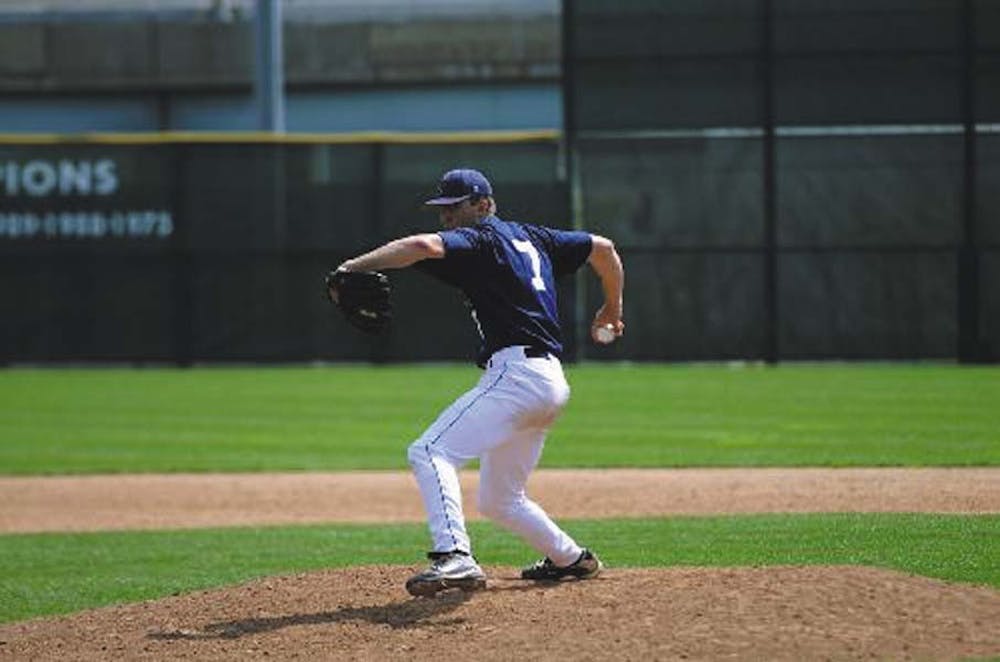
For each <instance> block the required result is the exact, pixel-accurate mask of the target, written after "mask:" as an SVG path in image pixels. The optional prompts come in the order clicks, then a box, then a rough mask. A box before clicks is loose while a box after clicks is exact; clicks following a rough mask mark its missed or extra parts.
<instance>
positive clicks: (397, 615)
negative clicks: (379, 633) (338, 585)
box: [147, 591, 470, 641]
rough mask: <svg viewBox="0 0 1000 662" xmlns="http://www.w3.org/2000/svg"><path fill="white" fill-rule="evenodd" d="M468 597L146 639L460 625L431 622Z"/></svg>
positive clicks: (454, 594) (227, 624)
mask: <svg viewBox="0 0 1000 662" xmlns="http://www.w3.org/2000/svg"><path fill="white" fill-rule="evenodd" d="M469 597H470V594H468V593H464V592H462V591H450V592H447V593H443V594H440V595H438V596H437V597H434V598H418V599H413V600H409V601H407V602H392V603H389V604H385V605H375V606H371V607H343V608H341V609H337V610H336V611H323V612H319V613H315V614H289V615H287V616H269V617H266V618H246V619H241V620H235V621H223V622H220V623H209V624H208V625H206V626H204V627H202V628H200V629H192V630H188V629H181V630H172V631H167V632H151V633H149V634H148V635H147V638H149V639H156V640H159V641H177V640H205V639H239V638H241V637H245V636H247V635H255V634H262V633H266V632H274V631H275V630H281V629H283V628H287V627H294V626H297V625H329V624H333V623H344V622H347V621H367V622H369V623H372V624H374V625H388V626H389V627H391V628H393V629H406V628H420V627H441V626H447V625H454V624H455V623H460V622H462V620H463V619H451V620H448V621H434V622H433V623H432V622H429V621H430V620H431V619H433V618H436V617H438V616H441V615H442V614H447V613H448V612H450V611H452V610H454V609H456V608H458V607H459V606H460V605H461V604H462V603H464V602H465V601H466V600H468V599H469Z"/></svg>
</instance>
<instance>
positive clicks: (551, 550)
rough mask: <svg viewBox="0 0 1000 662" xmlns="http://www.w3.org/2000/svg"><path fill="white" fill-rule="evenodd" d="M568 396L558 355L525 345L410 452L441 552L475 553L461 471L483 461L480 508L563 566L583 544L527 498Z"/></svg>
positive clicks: (499, 355) (495, 365)
mask: <svg viewBox="0 0 1000 662" xmlns="http://www.w3.org/2000/svg"><path fill="white" fill-rule="evenodd" d="M568 399H569V385H568V384H567V383H566V377H565V376H564V375H563V370H562V364H561V363H560V362H559V359H557V358H556V357H554V356H551V355H549V356H547V357H545V358H527V357H525V354H524V348H523V347H520V346H515V347H507V348H504V349H502V350H500V351H498V352H496V353H495V354H494V355H493V356H492V357H491V359H490V361H489V364H488V365H487V369H486V371H485V372H484V373H483V376H482V378H481V379H480V380H479V383H478V384H477V385H476V386H475V388H473V389H472V390H470V391H468V392H467V393H465V394H464V395H462V396H461V397H460V398H459V399H458V400H456V401H455V402H454V403H452V405H451V406H449V407H448V408H447V409H445V410H444V411H443V412H442V413H441V415H440V416H438V418H437V420H436V421H434V423H432V424H431V426H430V427H429V428H427V430H426V432H424V433H423V435H421V436H420V438H419V439H417V440H416V441H414V442H413V443H412V444H411V445H410V447H409V452H408V458H409V462H410V466H411V467H412V468H413V473H414V475H415V476H416V479H417V484H418V485H419V486H420V494H421V496H422V497H423V500H424V507H425V508H426V510H427V521H428V525H429V527H430V532H431V538H432V540H433V545H434V550H433V551H436V552H447V551H452V550H459V551H463V552H468V553H471V551H472V548H471V544H470V542H469V535H468V533H467V532H466V528H465V517H464V515H463V512H462V494H461V488H460V487H459V483H458V470H459V469H460V468H461V467H463V466H464V465H465V464H467V463H468V462H469V461H471V460H473V459H474V458H477V457H478V458H479V467H480V472H479V500H478V507H479V512H481V513H482V514H483V515H485V516H487V517H489V518H490V519H492V520H494V521H495V522H497V523H498V524H500V525H502V526H504V527H505V528H507V529H509V530H510V531H512V532H514V533H516V534H518V535H519V536H521V537H522V538H523V539H524V540H525V541H526V542H527V543H528V544H529V545H531V546H532V547H534V548H535V549H536V550H537V551H539V552H541V553H542V554H544V555H545V556H548V557H549V558H550V559H552V561H553V562H554V563H556V564H557V565H569V564H570V563H573V562H574V561H576V559H577V558H579V556H580V553H581V551H582V550H581V548H580V546H579V545H577V544H576V542H575V541H574V540H573V539H572V538H570V537H569V535H567V534H566V532H564V531H563V530H562V529H560V528H559V527H558V526H556V524H555V522H553V521H552V520H551V519H550V518H549V516H548V515H547V514H546V513H545V511H544V510H542V509H541V507H539V506H538V504H536V503H534V502H533V501H531V500H530V499H528V497H527V495H526V494H525V490H524V488H525V484H526V483H527V481H528V476H529V475H530V474H531V471H532V470H533V469H534V468H535V466H536V465H537V464H538V459H539V458H540V457H541V454H542V446H543V445H544V443H545V434H546V432H547V431H548V429H549V427H550V426H551V425H552V423H553V422H554V421H555V419H556V417H557V416H558V415H559V412H560V411H561V410H562V408H563V406H564V405H565V404H566V401H567V400H568Z"/></svg>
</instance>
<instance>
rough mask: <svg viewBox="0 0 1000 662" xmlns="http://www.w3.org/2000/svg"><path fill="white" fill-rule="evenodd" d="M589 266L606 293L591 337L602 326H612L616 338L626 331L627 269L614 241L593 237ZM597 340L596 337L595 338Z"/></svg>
mask: <svg viewBox="0 0 1000 662" xmlns="http://www.w3.org/2000/svg"><path fill="white" fill-rule="evenodd" d="M587 264H589V265H590V268H591V269H593V270H594V273H596V274H597V277H598V278H599V279H600V281H601V289H602V290H603V291H604V304H603V305H602V306H601V307H600V308H598V310H597V314H595V315H594V323H593V324H592V325H591V327H590V332H591V335H592V336H594V333H595V330H596V329H598V328H600V327H602V326H607V325H610V326H611V330H612V331H613V332H614V334H615V336H620V335H622V333H624V331H625V322H623V321H622V305H623V302H622V292H623V290H624V289H625V268H624V267H623V266H622V260H621V257H620V256H619V255H618V251H617V250H615V244H614V242H613V241H611V240H610V239H608V238H606V237H602V236H600V235H596V234H595V235H591V248H590V257H588V258H587ZM594 339H595V340H596V336H595V338H594Z"/></svg>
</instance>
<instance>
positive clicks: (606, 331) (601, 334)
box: [594, 324, 615, 345]
mask: <svg viewBox="0 0 1000 662" xmlns="http://www.w3.org/2000/svg"><path fill="white" fill-rule="evenodd" d="M594 337H595V338H596V339H597V342H599V343H601V344H603V345H607V344H608V343H610V342H614V339H615V332H614V330H613V329H612V326H611V325H610V324H605V325H604V326H599V327H597V330H595V331H594Z"/></svg>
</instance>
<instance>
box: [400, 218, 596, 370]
mask: <svg viewBox="0 0 1000 662" xmlns="http://www.w3.org/2000/svg"><path fill="white" fill-rule="evenodd" d="M438 234H439V235H440V237H441V239H442V240H443V241H444V247H445V256H444V258H442V259H429V260H422V261H421V262H418V263H417V264H416V265H414V266H416V267H417V268H419V269H420V270H422V271H424V272H426V273H428V274H430V275H432V276H434V277H436V278H438V279H440V280H442V281H444V282H446V283H448V284H449V285H453V286H455V287H458V288H459V289H461V290H462V291H463V292H465V295H466V297H468V299H469V301H470V302H471V304H472V307H473V312H474V318H475V320H476V323H477V325H478V327H479V335H480V337H481V338H482V346H481V347H480V351H479V357H478V362H479V363H480V365H482V364H483V363H485V361H486V359H488V358H489V357H490V356H491V355H492V354H493V353H494V352H495V351H497V350H499V349H502V348H504V347H509V346H511V345H528V346H532V347H536V348H539V349H543V350H547V351H549V352H552V353H553V354H555V355H556V356H561V355H562V350H563V344H562V332H561V330H560V326H559V310H558V308H557V306H556V282H555V281H556V278H557V277H559V276H564V275H567V274H571V273H573V272H574V271H576V270H577V269H579V268H580V266H581V265H583V263H584V262H586V261H587V258H588V257H589V256H590V249H591V241H592V240H591V237H590V234H589V233H587V232H576V231H567V230H555V229H552V228H546V227H542V226H537V225H527V224H521V223H510V222H507V221H503V220H501V219H499V218H497V217H496V216H489V217H487V218H485V219H483V220H482V221H481V222H479V223H477V224H476V225H473V226H471V227H461V228H456V229H454V230H445V231H442V232H439V233H438Z"/></svg>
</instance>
